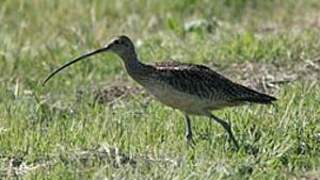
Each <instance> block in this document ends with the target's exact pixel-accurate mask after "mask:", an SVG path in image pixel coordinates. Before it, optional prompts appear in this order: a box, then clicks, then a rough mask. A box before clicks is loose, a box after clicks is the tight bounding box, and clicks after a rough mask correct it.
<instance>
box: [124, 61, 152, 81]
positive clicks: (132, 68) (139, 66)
mask: <svg viewBox="0 0 320 180" xmlns="http://www.w3.org/2000/svg"><path fill="white" fill-rule="evenodd" d="M122 58H123V57H122ZM126 58H129V57H126ZM123 59H124V58H123ZM124 63H125V68H126V70H127V72H128V74H129V75H130V76H131V77H132V78H133V79H134V80H136V81H138V82H139V83H141V81H142V80H143V79H144V78H145V77H146V75H147V73H148V72H149V70H148V69H149V68H148V67H149V66H148V65H146V64H144V63H142V62H140V61H139V59H138V57H137V56H131V57H130V58H129V59H124Z"/></svg>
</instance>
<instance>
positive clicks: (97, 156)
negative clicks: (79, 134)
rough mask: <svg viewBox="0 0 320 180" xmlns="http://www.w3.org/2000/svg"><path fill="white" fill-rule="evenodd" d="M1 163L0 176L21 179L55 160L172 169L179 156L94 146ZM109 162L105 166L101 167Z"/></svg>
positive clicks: (6, 159)
mask: <svg viewBox="0 0 320 180" xmlns="http://www.w3.org/2000/svg"><path fill="white" fill-rule="evenodd" d="M0 160H1V161H4V162H5V163H4V166H1V167H0V172H1V174H0V178H4V179H5V178H13V177H14V178H18V179H19V178H22V177H23V176H25V175H27V174H28V173H32V172H34V171H41V170H43V169H45V170H46V171H47V170H48V169H50V168H51V167H53V166H55V165H57V164H58V163H64V164H67V165H72V166H74V167H77V168H79V169H88V168H93V167H109V166H112V167H114V168H121V167H124V166H130V167H132V168H136V167H137V166H138V165H139V166H147V167H150V166H154V165H157V166H159V165H160V166H170V167H172V168H175V167H178V166H180V165H181V164H182V163H181V159H171V158H168V157H153V156H152V155H131V154H129V153H126V152H124V151H122V150H120V149H119V148H117V147H115V146H109V145H97V146H96V147H92V148H90V149H76V150H69V151H67V150H62V151H61V152H59V153H57V154H52V155H49V156H48V157H46V158H42V159H41V158H39V159H38V160H35V161H34V162H28V161H26V160H25V159H24V157H21V156H17V157H3V158H2V159H0ZM105 165H109V166H105Z"/></svg>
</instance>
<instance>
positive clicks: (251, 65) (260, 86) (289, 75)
mask: <svg viewBox="0 0 320 180" xmlns="http://www.w3.org/2000/svg"><path fill="white" fill-rule="evenodd" d="M220 72H221V73H222V74H224V75H226V76H228V77H229V78H231V79H232V80H234V81H236V82H239V83H241V84H243V85H246V86H248V87H250V88H253V89H256V90H259V91H261V92H265V93H271V94H272V93H275V92H276V91H278V90H279V89H280V87H281V85H284V84H288V83H290V82H294V81H319V80H320V58H315V59H314V60H306V61H303V62H300V63H297V64H294V65H284V66H281V65H276V64H271V63H255V62H246V63H241V64H232V65H231V66H229V67H227V68H225V69H221V70H220Z"/></svg>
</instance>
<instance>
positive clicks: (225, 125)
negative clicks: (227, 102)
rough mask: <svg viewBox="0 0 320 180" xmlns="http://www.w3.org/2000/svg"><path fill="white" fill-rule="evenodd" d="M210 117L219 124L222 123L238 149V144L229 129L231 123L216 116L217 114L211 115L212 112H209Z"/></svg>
mask: <svg viewBox="0 0 320 180" xmlns="http://www.w3.org/2000/svg"><path fill="white" fill-rule="evenodd" d="M210 118H212V119H213V120H214V121H216V122H218V123H219V124H221V125H222V127H223V128H224V129H225V130H226V131H227V133H228V134H229V137H230V138H231V140H232V141H233V143H234V145H235V146H236V148H237V150H239V144H238V142H237V140H236V139H235V137H234V136H233V133H232V130H231V125H230V124H229V123H227V122H226V121H224V120H222V119H220V118H218V117H217V116H215V115H213V114H210Z"/></svg>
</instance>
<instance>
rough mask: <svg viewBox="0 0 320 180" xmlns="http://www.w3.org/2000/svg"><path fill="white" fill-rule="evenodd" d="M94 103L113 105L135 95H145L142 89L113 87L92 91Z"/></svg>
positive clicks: (123, 86)
mask: <svg viewBox="0 0 320 180" xmlns="http://www.w3.org/2000/svg"><path fill="white" fill-rule="evenodd" d="M93 94H94V103H99V104H108V105H113V104H115V103H116V102H118V101H121V100H125V99H128V98H130V97H133V96H136V95H146V94H145V92H144V91H143V89H142V87H136V86H128V85H115V86H109V87H104V88H102V89H97V90H94V92H93Z"/></svg>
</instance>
